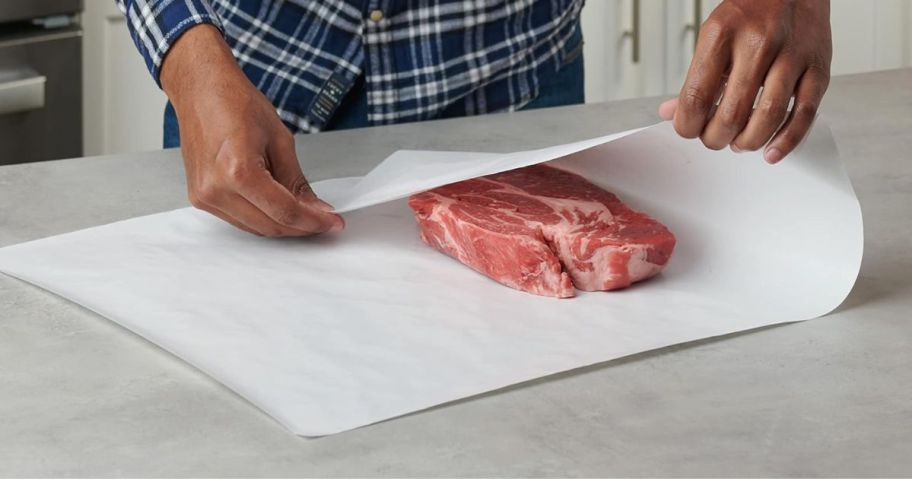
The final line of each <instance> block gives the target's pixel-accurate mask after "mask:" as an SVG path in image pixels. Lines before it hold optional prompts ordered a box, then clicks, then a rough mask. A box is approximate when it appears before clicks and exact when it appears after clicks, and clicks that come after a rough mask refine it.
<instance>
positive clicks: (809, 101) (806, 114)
mask: <svg viewBox="0 0 912 479" xmlns="http://www.w3.org/2000/svg"><path fill="white" fill-rule="evenodd" d="M829 82H830V77H829V75H828V74H827V73H826V72H823V71H821V70H819V69H817V68H811V69H809V70H807V71H806V72H804V75H802V76H801V80H800V81H799V82H798V89H797V90H796V91H795V105H794V106H793V107H792V112H791V114H789V116H788V119H787V120H785V124H784V125H782V128H781V129H780V130H779V132H778V133H776V135H775V136H774V137H773V139H772V141H770V143H769V145H767V147H766V151H764V154H763V156H764V158H765V159H766V161H767V163H770V164H775V163H778V162H780V161H782V159H783V158H785V157H786V156H788V155H789V153H791V152H792V151H794V150H795V148H797V147H798V145H799V144H801V142H802V141H803V140H804V137H805V136H806V135H807V133H808V131H809V130H810V129H811V125H812V124H813V123H814V119H815V118H816V117H817V110H818V109H819V108H820V101H821V100H822V99H823V94H824V93H826V89H827V86H828V85H829Z"/></svg>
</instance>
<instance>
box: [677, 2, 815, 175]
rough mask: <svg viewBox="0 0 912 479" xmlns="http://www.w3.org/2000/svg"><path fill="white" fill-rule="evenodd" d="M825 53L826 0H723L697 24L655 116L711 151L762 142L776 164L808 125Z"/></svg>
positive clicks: (745, 148)
mask: <svg viewBox="0 0 912 479" xmlns="http://www.w3.org/2000/svg"><path fill="white" fill-rule="evenodd" d="M831 58H832V40H831V36H830V2H829V0H724V1H723V2H722V3H721V4H720V5H719V6H718V7H717V8H716V9H715V10H714V11H713V12H712V14H711V15H710V16H709V18H708V19H707V20H706V22H705V23H704V24H703V26H702V27H701V29H700V35H699V38H698V39H697V47H696V51H695V53H694V57H693V60H692V61H691V64H690V69H689V71H688V73H687V79H686V80H685V81H684V86H683V87H682V88H681V93H680V94H679V95H678V97H677V98H675V99H672V100H669V101H667V102H665V103H663V104H662V105H661V106H660V107H659V115H660V116H661V117H662V118H663V119H665V120H673V121H674V128H675V130H676V131H677V132H678V134H680V135H681V136H683V137H685V138H697V137H700V139H701V140H702V141H703V144H705V145H706V146H707V147H708V148H711V149H713V150H720V149H722V148H725V147H726V146H729V145H730V146H731V149H732V150H733V151H736V152H739V151H754V150H759V149H760V148H763V146H764V145H766V149H765V150H764V158H765V159H766V161H767V162H769V163H777V162H779V161H780V160H782V158H784V157H785V156H786V155H788V154H789V153H791V152H792V151H793V150H794V149H795V148H796V147H797V146H798V144H800V143H801V141H802V140H803V139H804V137H805V135H806V134H807V132H808V130H809V129H810V127H811V124H812V123H813V121H814V117H815V116H816V114H817V109H818V107H819V106H820V101H821V99H822V98H823V94H824V92H825V91H826V89H827V85H828V84H829V80H830V60H831ZM760 87H763V92H762V94H761V95H760V99H759V101H758V102H757V107H756V109H754V108H753V107H754V101H755V99H756V98H757V93H758V91H760ZM720 96H721V100H719V98H720ZM793 96H794V98H795V103H794V105H793V107H792V110H791V112H789V111H788V104H789V100H790V99H791V98H792V97H793ZM716 103H718V106H716ZM783 122H784V123H783Z"/></svg>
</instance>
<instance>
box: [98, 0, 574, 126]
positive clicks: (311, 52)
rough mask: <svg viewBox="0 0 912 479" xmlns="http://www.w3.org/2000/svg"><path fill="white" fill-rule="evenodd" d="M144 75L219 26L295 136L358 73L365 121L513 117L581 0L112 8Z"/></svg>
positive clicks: (130, 3)
mask: <svg viewBox="0 0 912 479" xmlns="http://www.w3.org/2000/svg"><path fill="white" fill-rule="evenodd" d="M115 1H116V2H117V4H118V5H119V7H120V9H121V10H122V11H123V12H124V14H125V15H126V17H127V25H128V26H129V29H130V34H131V36H132V38H133V41H134V42H135V43H136V46H137V47H138V48H139V51H140V53H142V56H143V57H144V59H145V61H146V65H147V66H148V68H149V71H150V72H151V73H152V75H153V77H154V78H155V79H156V81H157V80H158V76H159V73H160V69H161V65H162V60H163V59H164V58H165V55H166V54H167V53H168V49H169V48H170V47H171V45H172V44H173V43H174V41H175V40H176V39H177V38H178V37H179V36H180V35H181V33H183V32H184V31H186V30H187V29H188V28H191V27H193V26H195V25H198V24H203V23H208V24H211V25H215V26H216V27H218V28H219V29H220V30H221V31H222V33H223V34H224V36H225V39H226V41H227V42H228V45H229V46H230V47H231V49H232V51H233V52H234V56H235V58H237V61H238V63H239V64H240V66H241V68H242V69H243V70H244V72H245V73H246V74H247V76H248V77H249V78H250V80H251V81H252V82H253V84H254V85H256V87H257V88H258V89H259V90H260V91H262V92H263V93H264V94H265V95H266V96H267V97H268V98H269V99H270V100H271V101H272V103H273V104H274V105H275V106H276V109H277V111H278V113H279V116H280V117H281V118H282V120H283V121H284V122H285V123H286V124H287V125H288V126H289V128H291V129H292V130H293V131H305V132H315V131H319V130H320V129H321V128H322V127H323V126H324V125H326V123H327V121H328V120H329V119H330V118H331V117H332V115H333V113H334V111H335V110H336V108H337V107H338V106H339V104H340V102H341V100H342V98H343V97H344V96H345V94H346V93H347V92H348V91H349V90H350V89H351V87H352V85H353V84H354V82H355V80H356V79H357V78H358V77H359V76H361V75H363V76H364V81H365V89H366V92H367V105H368V118H367V119H368V122H369V123H370V124H374V125H376V124H386V123H400V122H407V121H416V120H427V119H431V118H441V117H448V116H463V115H473V114H481V113H487V112H494V111H505V110H514V109H518V108H521V107H522V106H523V105H525V104H526V103H528V102H529V101H530V100H532V99H534V98H535V97H536V96H537V95H538V87H539V83H540V80H541V79H542V78H547V75H552V74H554V72H556V71H557V70H558V69H559V68H560V66H561V64H562V62H563V61H564V57H565V56H568V55H571V54H574V55H575V54H576V53H577V52H568V51H566V48H565V44H566V43H567V41H568V39H569V38H571V36H572V35H573V34H574V33H575V30H576V28H578V18H579V13H580V10H581V9H582V6H583V1H584V0H115Z"/></svg>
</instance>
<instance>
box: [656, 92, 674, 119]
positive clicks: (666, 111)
mask: <svg viewBox="0 0 912 479" xmlns="http://www.w3.org/2000/svg"><path fill="white" fill-rule="evenodd" d="M677 110H678V98H677V97H675V98H672V99H671V100H667V101H665V102H663V103H662V104H661V105H659V117H661V118H662V119H663V120H665V121H670V120H672V119H674V115H675V112H676V111H677Z"/></svg>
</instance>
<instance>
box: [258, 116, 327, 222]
mask: <svg viewBox="0 0 912 479" xmlns="http://www.w3.org/2000/svg"><path fill="white" fill-rule="evenodd" d="M283 133H285V132H283ZM266 155H267V156H268V158H269V164H270V167H271V171H272V177H273V178H275V180H276V181H278V182H279V183H280V184H281V185H282V186H284V187H285V188H286V189H287V190H288V191H290V192H291V193H292V194H293V195H294V196H295V198H297V199H298V200H300V201H303V202H304V203H311V204H313V205H314V206H316V207H317V208H320V209H321V210H323V211H332V210H333V207H332V205H330V204H329V203H327V202H325V201H323V200H321V199H319V198H317V195H316V194H314V192H313V189H312V188H311V187H310V183H308V182H307V178H306V177H305V176H304V172H303V171H301V164H300V163H298V155H297V152H296V151H295V143H294V137H292V136H291V135H290V134H282V135H279V137H278V138H276V139H274V140H273V141H272V142H270V144H269V146H268V147H267V148H266Z"/></svg>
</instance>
